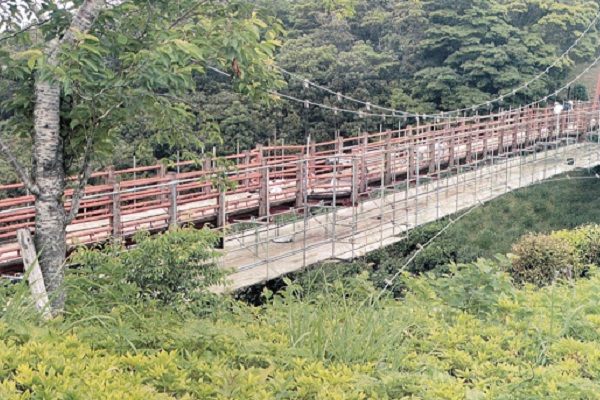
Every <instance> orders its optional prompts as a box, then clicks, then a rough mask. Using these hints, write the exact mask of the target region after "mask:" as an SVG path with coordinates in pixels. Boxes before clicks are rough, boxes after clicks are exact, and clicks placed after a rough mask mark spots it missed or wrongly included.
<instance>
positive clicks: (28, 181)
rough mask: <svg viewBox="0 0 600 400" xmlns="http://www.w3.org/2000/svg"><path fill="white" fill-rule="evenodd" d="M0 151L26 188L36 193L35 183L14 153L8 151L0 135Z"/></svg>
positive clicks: (37, 191)
mask: <svg viewBox="0 0 600 400" xmlns="http://www.w3.org/2000/svg"><path fill="white" fill-rule="evenodd" d="M0 152H1V153H2V154H4V156H5V157H6V159H7V160H8V162H9V163H10V165H12V167H13V169H14V170H15V171H16V172H17V174H18V175H19V177H20V178H21V181H23V184H24V185H25V187H26V188H27V190H29V191H30V192H31V193H32V194H34V195H38V194H39V192H40V191H39V189H38V187H37V185H36V184H35V183H33V182H32V181H31V179H30V178H29V175H28V174H27V172H25V168H23V166H22V165H21V163H20V162H19V160H17V157H15V155H14V154H13V152H12V151H10V148H9V147H8V145H7V144H6V142H5V141H4V139H3V138H2V136H0Z"/></svg>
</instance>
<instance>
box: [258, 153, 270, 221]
mask: <svg viewBox="0 0 600 400" xmlns="http://www.w3.org/2000/svg"><path fill="white" fill-rule="evenodd" d="M261 163H262V165H261V168H260V169H259V176H260V178H259V185H260V188H259V191H258V216H259V217H264V216H267V215H268V214H269V181H268V179H269V174H268V171H267V169H268V167H267V160H266V159H262V161H261Z"/></svg>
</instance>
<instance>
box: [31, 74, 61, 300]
mask: <svg viewBox="0 0 600 400" xmlns="http://www.w3.org/2000/svg"><path fill="white" fill-rule="evenodd" d="M34 160H35V180H36V184H37V186H38V191H39V194H38V195H37V196H36V198H35V247H36V249H37V252H38V253H39V263H40V266H41V268H42V274H43V275H44V281H45V284H46V289H47V290H48V293H50V295H51V297H52V309H54V310H57V311H58V312H60V310H62V309H63V308H64V302H65V295H64V290H61V288H62V285H63V280H64V261H65V256H66V250H67V247H66V246H67V245H66V226H65V208H64V204H63V195H64V190H65V170H64V163H63V146H62V139H61V137H60V87H58V86H57V85H52V84H49V83H46V82H38V83H37V84H36V104H35V150H34Z"/></svg>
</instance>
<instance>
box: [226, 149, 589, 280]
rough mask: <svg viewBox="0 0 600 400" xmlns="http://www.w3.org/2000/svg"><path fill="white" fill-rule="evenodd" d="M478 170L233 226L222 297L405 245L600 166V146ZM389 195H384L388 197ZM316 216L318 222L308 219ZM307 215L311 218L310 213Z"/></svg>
mask: <svg viewBox="0 0 600 400" xmlns="http://www.w3.org/2000/svg"><path fill="white" fill-rule="evenodd" d="M480 161H481V164H480V166H479V167H478V168H472V169H471V168H469V169H468V170H464V172H459V173H452V174H450V173H448V174H445V175H443V176H440V178H439V179H422V180H421V181H420V182H419V180H416V181H415V182H413V183H412V184H411V185H409V186H407V185H404V184H400V185H396V186H384V187H383V188H382V189H379V190H373V191H372V192H371V193H372V194H371V196H370V198H365V199H364V200H363V201H360V203H359V204H358V205H357V206H355V207H336V206H334V203H332V204H331V206H327V205H323V206H321V205H316V206H313V205H311V206H308V207H307V208H308V210H307V211H308V212H306V215H307V218H299V219H298V220H297V221H294V222H290V220H291V218H290V219H289V220H288V221H285V219H281V220H279V222H278V221H277V220H274V219H272V218H271V219H270V220H269V219H266V218H263V219H257V220H255V222H254V224H253V225H252V226H251V225H248V224H247V223H246V226H240V225H237V226H240V228H239V229H236V225H233V226H232V227H231V228H232V229H231V231H230V232H229V233H228V235H227V236H226V240H225V254H224V257H223V259H221V260H220V262H221V265H222V266H223V267H229V268H231V267H233V268H235V269H236V272H234V273H233V274H232V275H231V277H230V282H229V283H228V285H226V286H224V287H220V288H217V289H216V290H217V291H235V290H237V289H241V288H244V287H247V286H251V285H255V284H258V283H262V282H265V281H268V280H270V279H273V278H276V277H279V276H282V275H286V274H288V273H291V272H295V271H298V270H301V269H304V268H306V267H308V266H310V265H313V264H316V263H319V262H323V261H327V260H344V261H351V260H354V259H356V258H358V257H361V256H364V255H365V254H366V253H368V252H370V251H373V250H376V249H379V248H383V247H386V246H388V245H391V244H394V243H397V242H399V241H401V240H404V239H405V237H406V235H407V233H408V232H409V231H410V230H411V229H413V228H415V227H417V226H420V225H424V224H427V223H430V222H433V221H435V220H437V219H440V218H443V217H446V216H449V215H453V214H457V213H461V212H463V211H465V210H467V209H469V208H471V207H474V206H478V205H481V204H483V203H485V202H487V201H489V200H491V199H493V198H496V197H498V196H501V195H503V194H506V193H508V192H510V191H512V190H515V189H518V188H523V187H526V186H530V185H533V184H538V183H542V182H543V181H544V180H546V179H551V178H553V177H555V176H557V175H564V174H566V175H565V178H564V179H568V172H570V171H575V170H580V169H591V168H593V167H595V166H597V165H600V144H597V143H579V144H572V145H569V146H564V147H559V148H553V149H547V150H546V149H544V150H543V151H541V152H537V153H532V154H529V155H527V156H522V157H515V158H508V159H505V158H498V157H489V158H487V159H483V160H480ZM382 194H383V195H382ZM308 215H310V217H308ZM303 216H304V213H303Z"/></svg>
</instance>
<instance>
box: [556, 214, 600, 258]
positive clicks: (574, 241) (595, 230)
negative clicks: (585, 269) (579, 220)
mask: <svg viewBox="0 0 600 400" xmlns="http://www.w3.org/2000/svg"><path fill="white" fill-rule="evenodd" d="M551 236H552V237H556V238H563V239H565V240H567V241H568V242H569V243H570V244H571V245H572V246H573V247H574V248H575V250H576V252H577V255H578V256H579V257H580V258H581V260H582V261H583V262H584V263H586V264H594V265H598V263H599V261H600V226H599V225H596V224H591V225H583V226H580V227H578V228H576V229H572V230H567V229H563V230H560V231H555V232H552V233H551Z"/></svg>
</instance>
